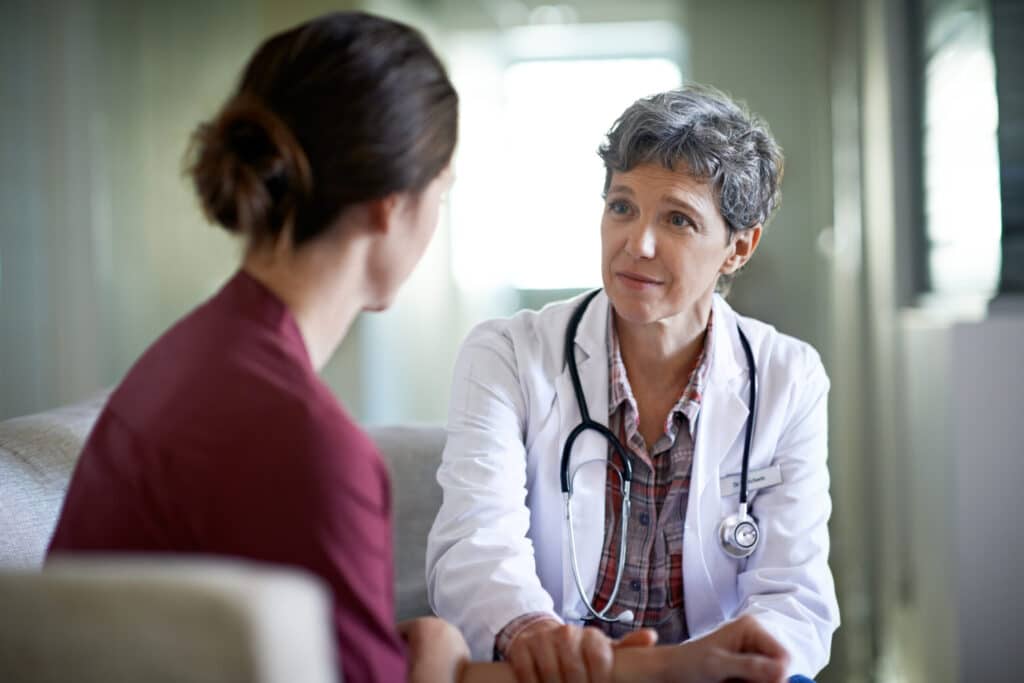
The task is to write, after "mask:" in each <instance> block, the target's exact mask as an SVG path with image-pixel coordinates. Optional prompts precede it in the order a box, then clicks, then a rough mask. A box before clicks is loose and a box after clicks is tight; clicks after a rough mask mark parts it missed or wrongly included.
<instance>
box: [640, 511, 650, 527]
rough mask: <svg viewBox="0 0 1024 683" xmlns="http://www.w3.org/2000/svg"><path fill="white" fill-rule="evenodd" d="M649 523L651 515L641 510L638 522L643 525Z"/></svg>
mask: <svg viewBox="0 0 1024 683" xmlns="http://www.w3.org/2000/svg"><path fill="white" fill-rule="evenodd" d="M650 523H651V516H650V515H649V514H647V513H646V512H641V513H640V524H642V525H643V526H647V525H648V524H650Z"/></svg>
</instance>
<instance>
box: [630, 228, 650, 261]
mask: <svg viewBox="0 0 1024 683" xmlns="http://www.w3.org/2000/svg"><path fill="white" fill-rule="evenodd" d="M627 230H628V231H629V232H628V234H627V236H626V247H625V252H626V253H627V254H629V255H630V256H632V257H633V258H635V259H651V258H654V252H655V235H654V226H652V225H649V224H647V223H646V222H644V221H636V222H635V223H633V224H632V225H630V226H629V227H628V228H627Z"/></svg>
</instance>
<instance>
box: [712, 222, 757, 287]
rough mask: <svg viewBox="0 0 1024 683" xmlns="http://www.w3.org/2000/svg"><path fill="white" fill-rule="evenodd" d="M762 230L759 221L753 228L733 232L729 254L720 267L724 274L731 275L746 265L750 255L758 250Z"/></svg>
mask: <svg viewBox="0 0 1024 683" xmlns="http://www.w3.org/2000/svg"><path fill="white" fill-rule="evenodd" d="M761 230H762V228H761V224H760V223H758V224H757V225H755V226H754V227H752V228H747V229H745V230H737V231H735V232H733V233H732V236H731V238H730V240H731V241H730V244H729V247H730V249H729V255H728V256H726V258H725V261H724V262H723V263H722V267H721V269H720V272H721V273H722V274H723V275H731V274H732V273H735V272H736V271H737V270H739V269H740V268H742V267H743V266H744V265H746V263H747V261H749V260H750V257H751V256H753V255H754V252H755V251H757V245H758V244H760V243H761Z"/></svg>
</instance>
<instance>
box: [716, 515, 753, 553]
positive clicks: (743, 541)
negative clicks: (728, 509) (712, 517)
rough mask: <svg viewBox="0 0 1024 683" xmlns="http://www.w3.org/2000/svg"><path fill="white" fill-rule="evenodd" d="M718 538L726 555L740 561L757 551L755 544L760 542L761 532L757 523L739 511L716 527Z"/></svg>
mask: <svg viewBox="0 0 1024 683" xmlns="http://www.w3.org/2000/svg"><path fill="white" fill-rule="evenodd" d="M743 507H746V506H745V505H744V506H743ZM718 538H719V540H720V541H721V543H722V550H724V551H725V554H726V555H728V556H729V557H734V558H736V559H737V560H741V559H743V558H744V557H750V556H751V555H752V554H753V552H754V550H756V549H757V542H758V541H759V540H761V530H760V529H759V528H758V526H757V522H756V521H754V519H753V518H752V517H750V516H749V515H748V514H746V511H745V510H741V511H740V512H737V513H736V514H733V515H729V516H728V517H726V518H725V519H723V520H722V524H721V525H720V526H719V527H718Z"/></svg>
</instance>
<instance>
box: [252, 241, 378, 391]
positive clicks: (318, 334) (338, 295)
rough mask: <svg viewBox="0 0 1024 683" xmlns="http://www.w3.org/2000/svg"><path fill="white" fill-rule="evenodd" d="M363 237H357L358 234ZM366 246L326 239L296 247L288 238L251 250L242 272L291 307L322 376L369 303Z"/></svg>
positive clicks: (309, 352)
mask: <svg viewBox="0 0 1024 683" xmlns="http://www.w3.org/2000/svg"><path fill="white" fill-rule="evenodd" d="M356 234H357V235H358V233H356ZM367 248H368V245H367V242H366V240H364V239H361V238H359V237H357V236H356V237H350V238H347V239H346V238H343V237H336V236H323V237H317V238H314V241H313V242H311V243H308V244H305V245H303V246H301V247H299V248H298V249H295V248H294V247H293V246H292V244H291V240H290V239H288V238H287V237H283V238H281V239H279V240H278V241H277V242H276V243H274V244H268V245H263V246H259V247H253V248H250V249H249V250H248V251H247V252H246V255H245V258H244V259H243V261H242V269H243V270H244V271H245V272H247V273H248V274H249V275H251V276H252V277H254V278H255V279H257V280H259V281H260V282H261V283H262V284H263V285H264V286H265V287H267V288H268V289H269V290H270V291H271V292H273V293H274V294H275V295H277V297H278V298H279V299H281V301H283V302H284V304H285V306H287V307H288V309H289V311H291V313H292V315H293V316H295V320H296V322H297V323H298V326H299V330H300V332H301V333H302V339H303V342H304V343H305V345H306V352H307V353H308V354H309V359H310V362H311V363H312V365H313V367H314V368H315V369H316V370H317V371H318V372H319V371H320V370H321V369H322V368H323V367H324V365H326V364H327V361H328V360H330V357H331V356H332V355H333V354H334V351H335V349H337V347H338V345H339V344H340V343H341V340H342V339H344V337H345V334H346V333H347V332H348V329H349V327H351V325H352V322H353V321H354V320H355V317H356V316H357V315H358V314H359V312H360V311H361V310H362V309H363V307H364V305H365V303H366V301H367V295H366V289H367V287H366V262H367V259H366V249H367Z"/></svg>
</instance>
